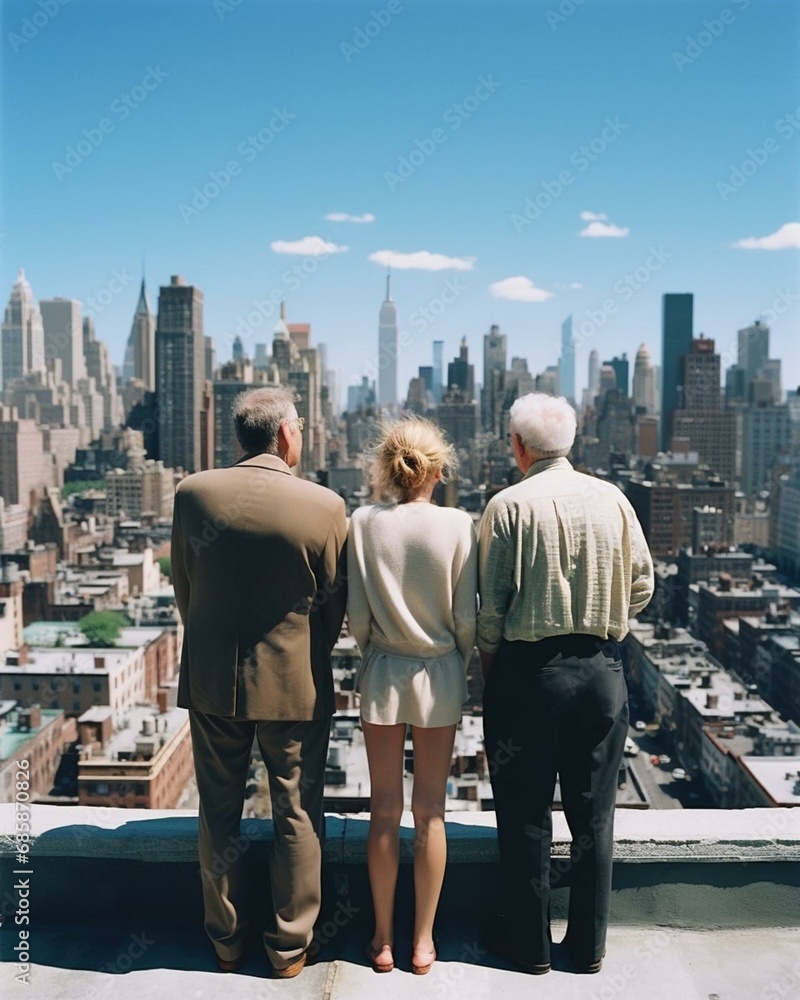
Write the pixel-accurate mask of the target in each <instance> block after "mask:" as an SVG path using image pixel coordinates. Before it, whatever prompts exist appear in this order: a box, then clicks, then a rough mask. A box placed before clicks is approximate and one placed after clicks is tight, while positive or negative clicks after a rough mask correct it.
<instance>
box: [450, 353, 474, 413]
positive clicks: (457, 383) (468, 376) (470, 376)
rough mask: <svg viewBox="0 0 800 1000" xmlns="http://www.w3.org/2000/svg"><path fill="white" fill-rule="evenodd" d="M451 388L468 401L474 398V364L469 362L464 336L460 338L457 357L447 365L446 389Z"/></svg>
mask: <svg viewBox="0 0 800 1000" xmlns="http://www.w3.org/2000/svg"><path fill="white" fill-rule="evenodd" d="M452 389H458V391H459V392H460V393H462V395H463V397H464V399H465V400H466V401H467V402H469V403H471V402H472V401H473V400H474V399H475V365H471V364H470V363H469V347H468V345H467V338H466V337H462V338H461V345H460V346H459V349H458V357H457V358H453V360H452V361H451V362H450V364H449V365H448V366H447V391H448V392H449V391H450V390H452Z"/></svg>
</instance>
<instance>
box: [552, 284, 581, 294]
mask: <svg viewBox="0 0 800 1000" xmlns="http://www.w3.org/2000/svg"><path fill="white" fill-rule="evenodd" d="M555 287H556V288H557V289H558V291H559V292H563V291H566V290H567V289H570V288H583V285H582V284H581V283H580V281H571V282H570V283H569V284H568V285H556V286H555Z"/></svg>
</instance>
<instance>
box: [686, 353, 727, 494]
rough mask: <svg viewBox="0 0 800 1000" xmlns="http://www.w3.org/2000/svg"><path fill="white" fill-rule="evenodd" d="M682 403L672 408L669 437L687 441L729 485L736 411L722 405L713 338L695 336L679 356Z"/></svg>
mask: <svg viewBox="0 0 800 1000" xmlns="http://www.w3.org/2000/svg"><path fill="white" fill-rule="evenodd" d="M681 362H682V367H683V374H682V375H681V376H680V384H681V393H680V395H681V396H682V397H683V399H682V402H683V405H682V407H681V408H680V409H677V408H676V409H675V410H674V411H673V415H672V416H673V421H672V422H673V433H672V436H671V438H670V442H672V441H673V440H674V441H675V442H676V443H677V442H678V441H681V440H682V441H684V442H688V447H689V449H690V450H691V451H696V452H697V453H698V454H699V456H700V461H701V462H702V463H703V464H704V465H707V466H708V467H709V470H710V471H711V472H712V473H713V474H715V475H717V476H719V477H720V478H721V479H723V480H724V481H725V482H726V483H727V484H728V486H733V484H734V481H735V477H736V414H735V413H734V412H733V410H729V409H725V408H723V406H722V393H721V386H720V356H719V354H717V353H716V352H715V349H714V341H713V340H710V339H709V338H707V337H699V338H698V339H697V340H693V341H692V342H691V344H690V350H689V352H688V353H687V354H686V355H685V356H684V357H683V358H682V359H681Z"/></svg>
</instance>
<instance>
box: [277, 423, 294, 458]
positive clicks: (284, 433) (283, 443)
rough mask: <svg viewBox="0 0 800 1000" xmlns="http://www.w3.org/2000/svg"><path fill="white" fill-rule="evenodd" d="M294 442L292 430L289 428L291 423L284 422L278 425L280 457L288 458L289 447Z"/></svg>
mask: <svg viewBox="0 0 800 1000" xmlns="http://www.w3.org/2000/svg"><path fill="white" fill-rule="evenodd" d="M291 444H292V432H291V431H290V430H289V425H288V424H287V423H285V422H284V423H282V424H280V425H279V426H278V457H279V458H286V456H287V455H288V454H289V448H290V447H291Z"/></svg>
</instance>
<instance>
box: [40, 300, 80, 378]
mask: <svg viewBox="0 0 800 1000" xmlns="http://www.w3.org/2000/svg"><path fill="white" fill-rule="evenodd" d="M39 307H40V309H41V310H42V324H43V326H44V342H45V351H46V353H47V359H48V360H49V359H50V358H60V359H61V377H62V378H63V379H64V381H65V382H66V383H67V384H68V385H71V386H72V387H73V389H77V387H78V382H79V381H80V380H81V379H82V378H86V361H85V360H84V357H83V320H82V318H81V304H80V302H76V301H75V300H74V299H64V298H55V299H42V301H41V302H40V303H39Z"/></svg>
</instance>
